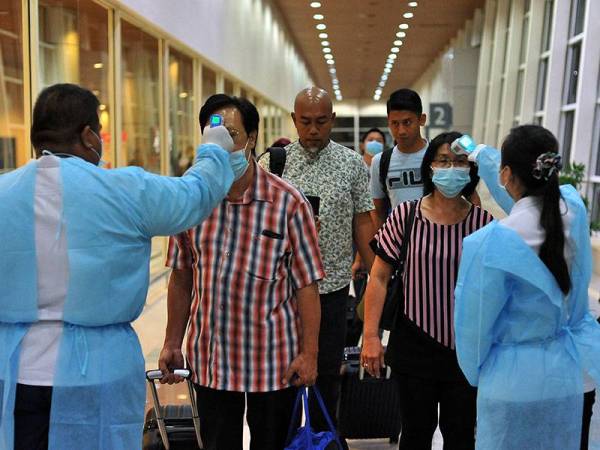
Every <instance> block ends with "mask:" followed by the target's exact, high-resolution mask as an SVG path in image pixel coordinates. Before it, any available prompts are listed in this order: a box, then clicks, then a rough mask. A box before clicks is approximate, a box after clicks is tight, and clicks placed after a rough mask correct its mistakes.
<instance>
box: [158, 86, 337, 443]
mask: <svg viewBox="0 0 600 450" xmlns="http://www.w3.org/2000/svg"><path fill="white" fill-rule="evenodd" d="M211 114H220V115H222V116H223V118H224V123H225V126H226V127H227V129H228V130H229V132H230V135H231V137H232V138H233V141H234V148H237V149H238V151H243V152H244V155H245V157H246V161H247V160H248V159H250V164H249V165H248V167H247V170H246V172H245V174H244V175H243V176H242V177H241V178H240V179H239V180H238V181H236V182H235V183H234V184H233V186H232V188H231V190H230V191H229V194H228V196H227V198H226V200H224V201H223V202H222V203H221V204H220V205H219V206H218V207H217V208H216V209H215V210H214V211H213V213H212V215H211V216H210V217H209V218H208V219H207V220H206V221H205V222H204V223H203V224H202V225H201V226H198V227H196V228H193V229H191V230H188V231H187V232H185V233H182V234H180V235H178V236H176V237H173V238H171V240H170V243H169V255H168V260H167V265H168V266H170V267H172V268H173V272H172V274H171V278H170V280H169V292H168V311H169V317H168V323H167V331H166V338H165V344H164V347H163V350H162V352H161V355H160V360H159V365H160V367H161V369H162V370H163V373H165V374H168V373H169V369H172V368H174V367H181V366H183V363H184V359H183V355H182V352H181V345H182V341H183V337H184V334H185V329H186V326H187V323H188V318H189V330H188V334H187V344H186V353H187V359H188V362H189V364H190V366H191V368H192V370H193V374H194V381H195V382H196V391H197V397H198V409H199V416H200V422H201V430H202V439H203V442H204V445H205V447H204V448H205V450H238V449H239V450H242V435H243V417H244V409H245V407H246V406H247V413H246V416H247V421H248V425H249V427H250V434H251V445H250V448H251V449H261V450H269V449H272V450H281V449H282V448H283V447H284V446H285V439H286V434H287V428H288V425H289V423H290V420H291V414H292V408H293V403H294V399H295V392H296V389H295V388H294V387H293V386H299V385H303V384H308V385H310V384H313V383H314V382H315V379H316V375H317V373H316V372H317V346H318V332H319V321H320V303H319V293H318V287H317V281H318V280H320V279H322V278H323V277H324V276H325V273H324V270H323V264H322V262H321V254H320V250H319V247H318V243H317V232H316V229H315V223H314V218H313V216H312V213H311V210H310V205H309V203H308V202H307V201H306V200H305V198H304V197H303V195H302V194H301V193H300V192H299V191H298V190H296V189H295V188H294V187H292V186H291V185H290V184H288V183H287V182H285V181H283V180H281V179H279V178H278V177H276V176H274V175H271V174H269V173H267V172H266V171H264V170H263V169H261V168H259V167H258V165H257V164H256V163H255V162H254V160H253V159H252V158H251V153H252V151H253V149H254V147H255V143H256V136H257V133H258V122H259V117H258V112H257V111H256V108H255V107H254V105H252V104H251V103H250V102H248V101H247V100H245V99H238V98H236V97H229V96H226V95H223V94H218V95H214V96H212V97H210V98H209V99H208V100H207V101H206V103H205V104H204V106H203V107H202V109H201V110H200V125H201V127H204V126H205V125H206V124H207V122H208V119H209V117H210V115H211ZM234 153H235V150H234ZM174 381H180V379H178V377H176V376H174V375H172V374H168V375H166V376H165V377H164V378H163V382H168V383H172V382H174Z"/></svg>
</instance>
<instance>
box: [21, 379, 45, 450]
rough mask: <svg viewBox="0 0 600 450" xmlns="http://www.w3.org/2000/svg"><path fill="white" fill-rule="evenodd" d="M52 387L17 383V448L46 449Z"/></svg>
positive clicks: (26, 449) (27, 449) (29, 449)
mask: <svg viewBox="0 0 600 450" xmlns="http://www.w3.org/2000/svg"><path fill="white" fill-rule="evenodd" d="M51 401H52V387H49V386H48V387H47V386H29V385H25V384H17V392H16V397H15V412H14V413H15V450H46V449H47V448H48V431H49V429H50V403H51Z"/></svg>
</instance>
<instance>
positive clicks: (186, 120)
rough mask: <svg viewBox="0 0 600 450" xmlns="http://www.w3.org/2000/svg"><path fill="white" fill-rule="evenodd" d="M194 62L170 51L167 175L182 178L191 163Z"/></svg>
mask: <svg viewBox="0 0 600 450" xmlns="http://www.w3.org/2000/svg"><path fill="white" fill-rule="evenodd" d="M193 94H194V62H193V60H192V58H189V57H188V56H186V55H184V54H183V53H180V52H178V51H176V50H173V49H170V50H169V134H168V138H169V159H170V166H171V168H170V174H171V175H177V176H179V175H183V173H184V172H185V171H186V170H187V169H188V168H189V167H190V166H191V164H192V162H193V161H194V129H195V126H196V114H195V111H194V95H193Z"/></svg>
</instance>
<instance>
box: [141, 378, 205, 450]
mask: <svg viewBox="0 0 600 450" xmlns="http://www.w3.org/2000/svg"><path fill="white" fill-rule="evenodd" d="M174 373H175V374H176V375H180V376H182V377H183V378H185V379H186V382H187V385H188V391H189V396H190V403H191V405H166V406H164V407H163V406H161V405H160V401H159V400H158V392H157V390H156V384H155V381H156V380H160V378H162V372H161V371H160V370H149V371H148V372H146V380H148V383H149V384H150V392H151V393H152V402H153V406H154V407H153V409H151V410H150V411H148V413H147V414H146V421H145V423H144V437H143V444H142V449H143V450H202V448H203V446H202V439H201V437H200V419H199V418H198V408H197V405H196V393H195V391H194V386H193V385H192V382H191V381H190V376H191V373H190V371H189V370H187V369H177V370H175V371H174Z"/></svg>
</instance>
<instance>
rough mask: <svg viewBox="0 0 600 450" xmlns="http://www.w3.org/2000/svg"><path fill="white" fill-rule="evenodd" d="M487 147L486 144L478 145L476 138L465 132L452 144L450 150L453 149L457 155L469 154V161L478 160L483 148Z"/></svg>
mask: <svg viewBox="0 0 600 450" xmlns="http://www.w3.org/2000/svg"><path fill="white" fill-rule="evenodd" d="M485 147H487V145H485V144H479V145H477V143H476V142H475V140H474V139H473V138H472V137H471V136H469V135H468V134H463V135H462V136H461V137H459V138H458V139H456V140H455V141H454V142H453V143H452V144H450V150H452V153H454V154H455V155H467V156H468V157H469V161H472V162H477V155H478V154H479V152H480V151H481V149H482V148H485Z"/></svg>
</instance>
